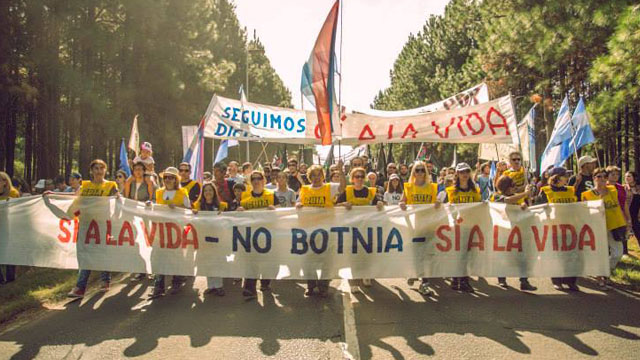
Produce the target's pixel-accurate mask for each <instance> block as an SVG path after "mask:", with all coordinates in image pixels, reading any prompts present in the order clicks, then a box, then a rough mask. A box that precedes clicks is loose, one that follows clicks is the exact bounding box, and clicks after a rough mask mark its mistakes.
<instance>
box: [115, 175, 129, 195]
mask: <svg viewBox="0 0 640 360" xmlns="http://www.w3.org/2000/svg"><path fill="white" fill-rule="evenodd" d="M126 181H127V173H126V172H124V170H122V169H120V170H118V171H116V184H118V192H119V193H120V194H121V195H124V185H125V182H126Z"/></svg>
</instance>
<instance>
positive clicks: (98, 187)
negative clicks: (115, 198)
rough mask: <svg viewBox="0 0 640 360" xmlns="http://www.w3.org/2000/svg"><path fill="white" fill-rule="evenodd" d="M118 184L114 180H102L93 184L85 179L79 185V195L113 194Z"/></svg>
mask: <svg viewBox="0 0 640 360" xmlns="http://www.w3.org/2000/svg"><path fill="white" fill-rule="evenodd" d="M114 189H115V190H116V191H117V189H118V184H116V183H115V181H104V182H103V183H102V184H94V183H92V182H91V181H88V180H85V181H83V182H82V185H80V193H79V194H80V196H110V195H112V194H115V192H116V191H114Z"/></svg>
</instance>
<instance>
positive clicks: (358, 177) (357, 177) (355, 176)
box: [332, 174, 364, 179]
mask: <svg viewBox="0 0 640 360" xmlns="http://www.w3.org/2000/svg"><path fill="white" fill-rule="evenodd" d="M335 176H338V175H337V174H336V175H335ZM332 177H333V176H332ZM353 178H354V179H364V176H362V175H354V176H353Z"/></svg>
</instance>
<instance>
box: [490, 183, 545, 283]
mask: <svg viewBox="0 0 640 360" xmlns="http://www.w3.org/2000/svg"><path fill="white" fill-rule="evenodd" d="M496 184H497V188H496V190H497V192H496V193H494V194H493V195H491V199H490V200H491V202H496V203H505V204H510V205H518V204H520V207H521V208H522V210H525V209H526V208H527V203H526V202H520V200H521V199H523V198H525V197H527V196H528V194H529V192H530V190H531V187H532V186H533V185H527V187H526V188H525V191H523V192H520V193H516V184H515V182H514V180H513V179H512V178H511V177H509V176H507V175H502V176H500V178H499V179H498V181H497V183H496ZM498 285H500V287H502V288H504V289H507V288H508V287H509V285H508V284H507V278H506V277H498ZM520 290H522V291H535V290H538V288H536V287H535V286H533V285H531V283H530V282H529V279H528V278H526V277H521V278H520Z"/></svg>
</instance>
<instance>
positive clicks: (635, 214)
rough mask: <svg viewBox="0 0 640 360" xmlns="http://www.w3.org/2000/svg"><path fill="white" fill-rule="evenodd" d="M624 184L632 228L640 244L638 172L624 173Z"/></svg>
mask: <svg viewBox="0 0 640 360" xmlns="http://www.w3.org/2000/svg"><path fill="white" fill-rule="evenodd" d="M624 186H625V188H626V190H627V201H626V203H627V205H628V206H627V208H628V209H629V218H630V220H631V230H632V231H633V235H635V237H636V241H637V242H638V245H640V184H638V175H637V173H635V172H633V171H627V173H626V174H624Z"/></svg>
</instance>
